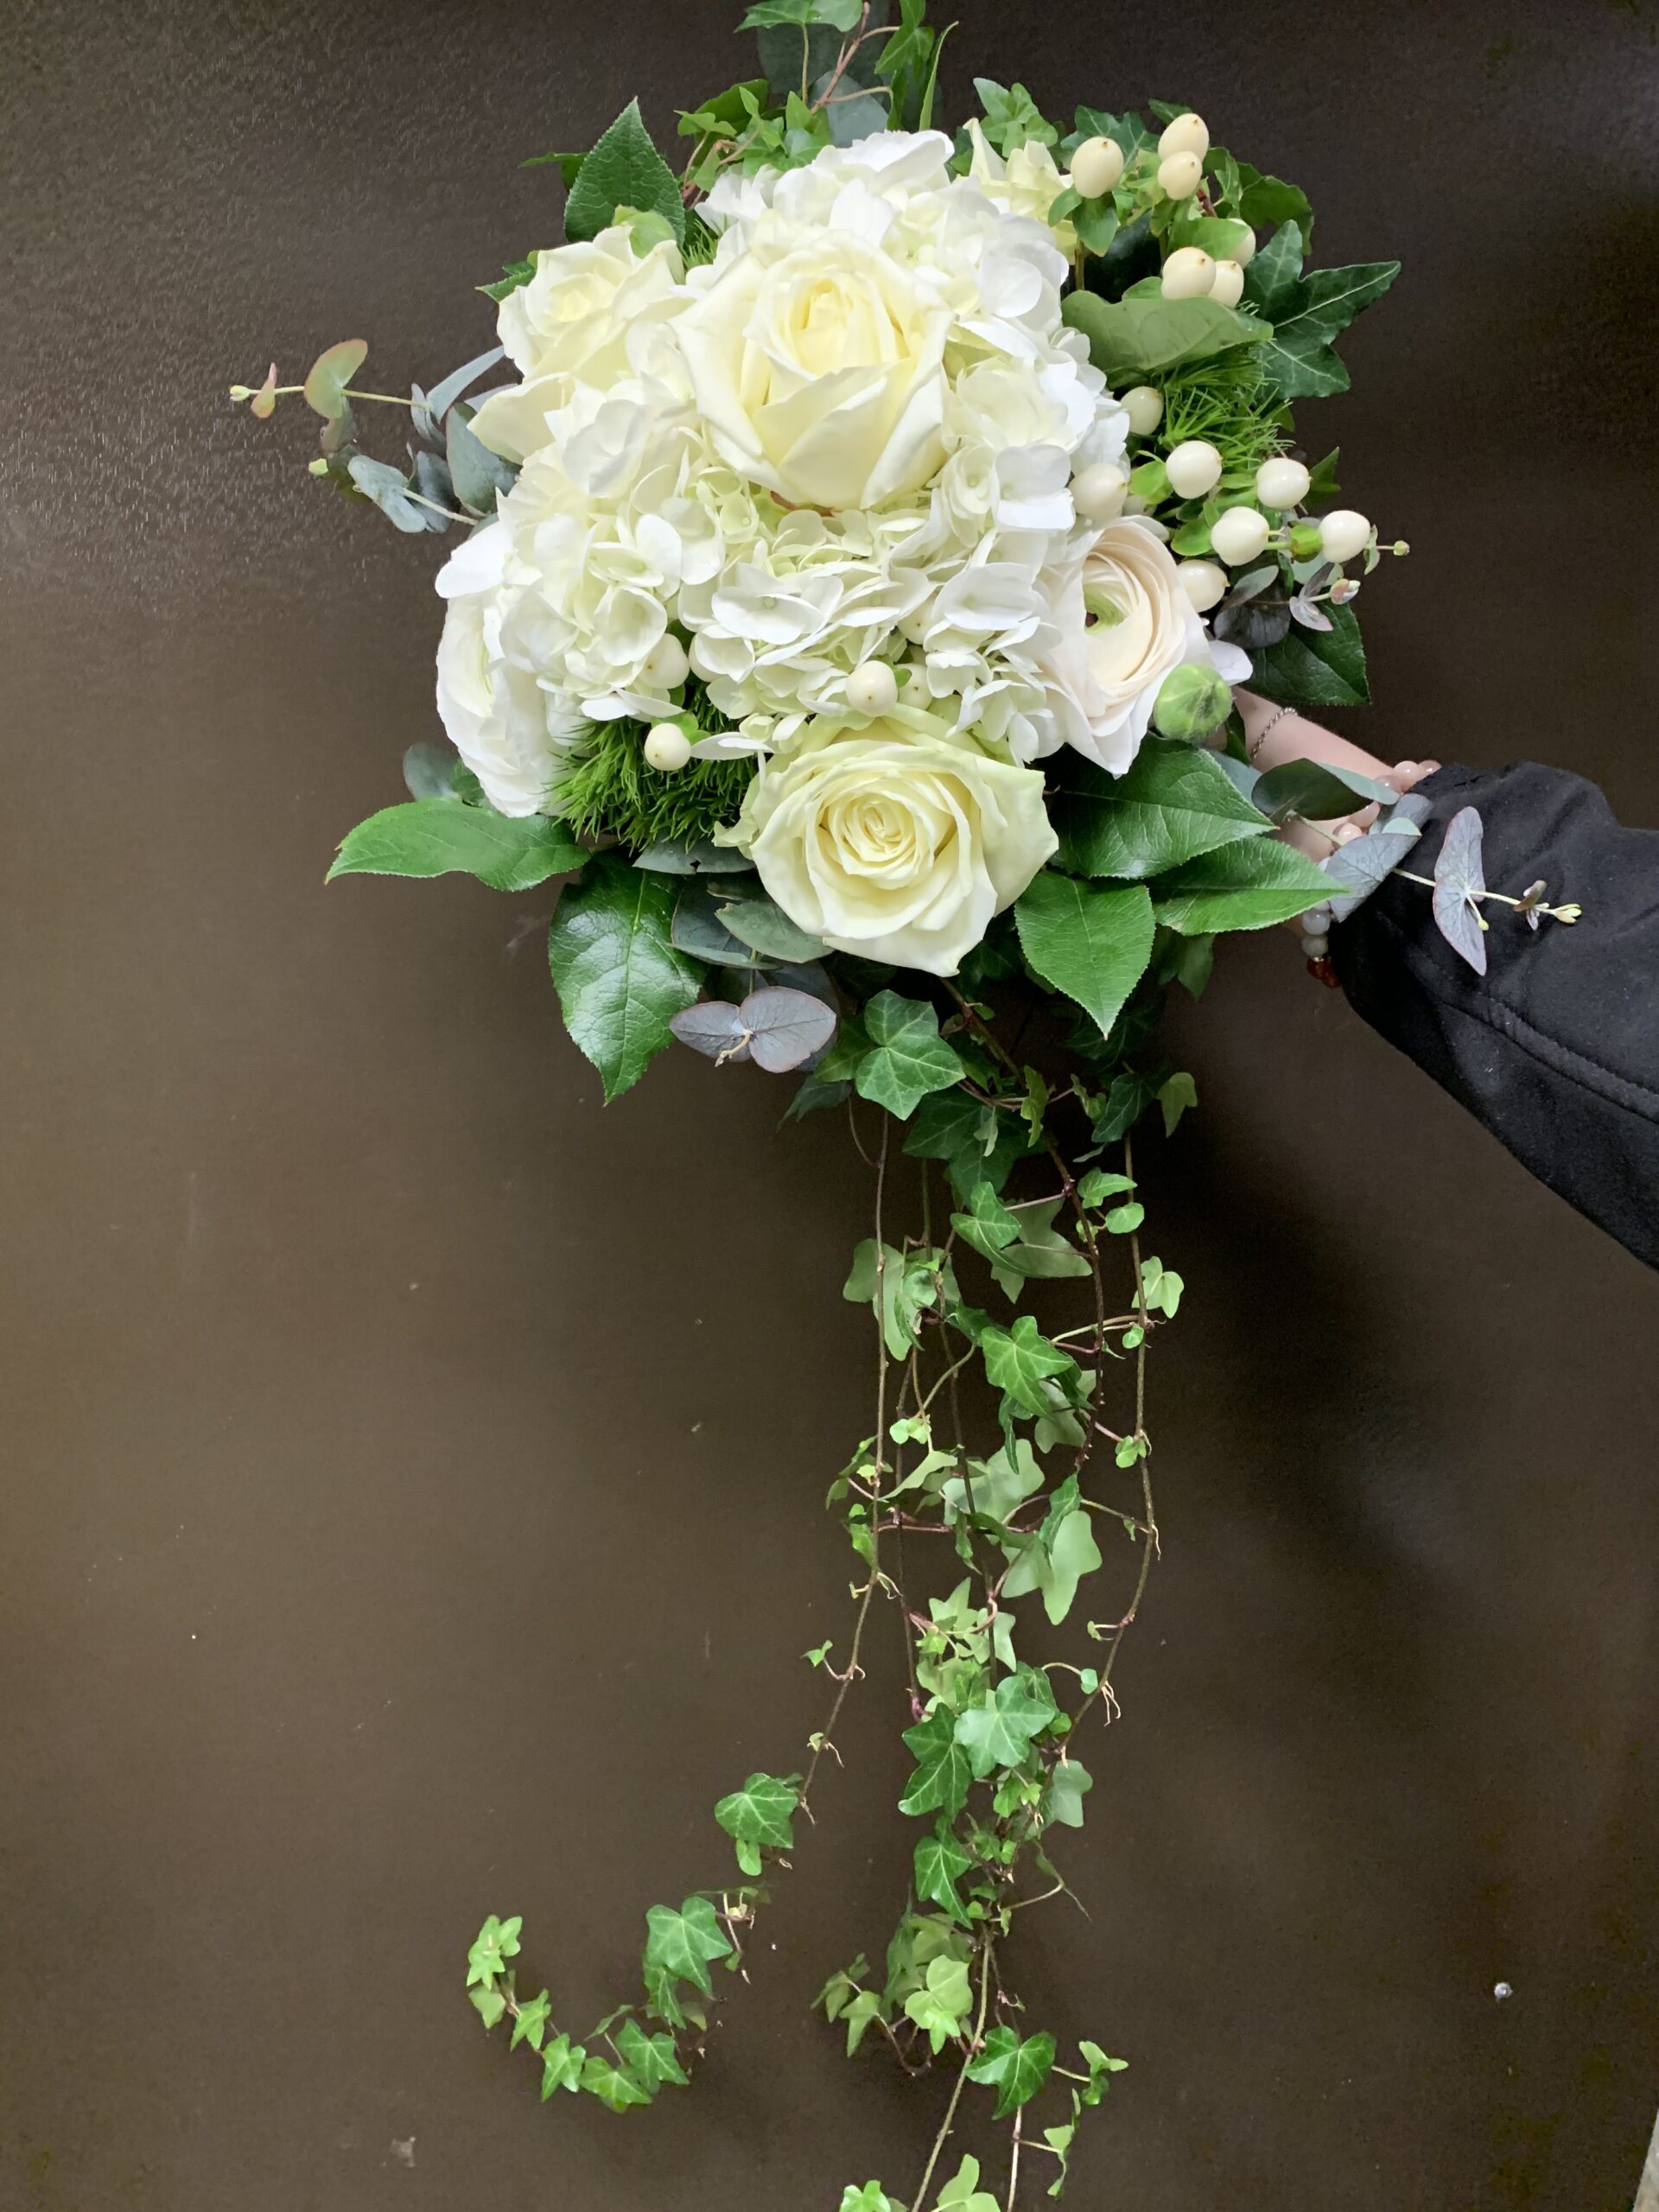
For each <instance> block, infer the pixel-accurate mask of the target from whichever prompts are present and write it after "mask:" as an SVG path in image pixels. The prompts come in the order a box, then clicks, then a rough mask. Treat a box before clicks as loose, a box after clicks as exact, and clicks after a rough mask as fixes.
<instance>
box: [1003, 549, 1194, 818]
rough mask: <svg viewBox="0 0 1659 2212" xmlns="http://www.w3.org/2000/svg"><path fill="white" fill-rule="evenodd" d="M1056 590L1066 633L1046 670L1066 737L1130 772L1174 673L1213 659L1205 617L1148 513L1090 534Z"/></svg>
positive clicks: (1109, 765) (1057, 615) (1056, 609)
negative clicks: (1163, 687)
mask: <svg viewBox="0 0 1659 2212" xmlns="http://www.w3.org/2000/svg"><path fill="white" fill-rule="evenodd" d="M1049 598H1050V605H1051V610H1052V619H1053V622H1054V625H1055V628H1056V631H1057V632H1058V638H1057V640H1056V642H1054V643H1053V644H1052V645H1051V646H1050V647H1049V650H1048V652H1046V655H1045V658H1044V674H1045V676H1046V679H1047V683H1048V687H1049V698H1050V702H1051V704H1052V707H1053V709H1054V714H1055V719H1056V723H1057V735H1058V739H1059V740H1060V741H1064V742H1065V743H1068V744H1071V745H1072V746H1075V747H1076V748H1077V751H1078V752H1079V753H1086V754H1087V755H1088V757H1089V759H1090V760H1094V761H1096V762H1097V763H1098V764H1099V766H1101V767H1103V768H1104V769H1106V770H1107V772H1109V774H1111V775H1115V776H1121V775H1122V772H1123V771H1124V770H1125V769H1126V768H1127V767H1128V765H1129V763H1130V762H1131V761H1132V760H1134V758H1135V754H1136V753H1138V752H1139V751H1140V749H1141V739H1142V738H1143V737H1144V736H1145V735H1146V734H1147V725H1148V723H1149V722H1150V721H1151V720H1152V710H1153V708H1154V705H1155V704H1156V703H1157V699H1158V689H1159V686H1160V684H1161V683H1162V682H1163V680H1164V678H1165V677H1166V676H1167V675H1168V674H1169V673H1170V671H1172V670H1173V669H1177V668H1180V667H1183V666H1185V664H1186V663H1187V662H1188V661H1198V662H1210V661H1211V660H1212V659H1213V658H1214V654H1213V653H1212V649H1211V644H1210V640H1209V639H1208V638H1207V637H1206V636H1205V628H1204V624H1203V622H1202V621H1201V620H1199V618H1198V614H1197V613H1195V612H1194V610H1193V607H1192V601H1191V600H1190V599H1189V598H1188V597H1187V595H1186V592H1185V588H1184V587H1183V585H1182V582H1181V579H1180V574H1179V570H1178V569H1177V567H1176V564H1175V562H1174V559H1173V556H1172V555H1171V553H1170V551H1169V549H1168V547H1167V546H1166V545H1165V544H1164V543H1163V541H1162V540H1161V539H1160V537H1159V536H1158V535H1157V532H1156V531H1154V529H1153V528H1152V527H1151V526H1150V525H1149V524H1147V523H1146V522H1144V521H1142V520H1141V518H1140V517H1139V516H1138V515H1128V516H1126V517H1125V518H1123V520H1122V521H1121V522H1115V523H1113V524H1110V525H1109V527H1108V528H1107V529H1105V530H1103V531H1101V533H1100V535H1099V536H1098V537H1096V538H1095V539H1094V540H1093V541H1092V543H1091V542H1090V541H1088V540H1084V542H1083V550H1081V551H1080V552H1079V553H1078V554H1077V555H1076V556H1074V557H1073V558H1072V559H1071V561H1069V562H1068V563H1066V564H1065V566H1064V567H1063V568H1062V569H1060V570H1059V571H1058V573H1057V574H1056V575H1053V576H1052V577H1051V579H1050V591H1049Z"/></svg>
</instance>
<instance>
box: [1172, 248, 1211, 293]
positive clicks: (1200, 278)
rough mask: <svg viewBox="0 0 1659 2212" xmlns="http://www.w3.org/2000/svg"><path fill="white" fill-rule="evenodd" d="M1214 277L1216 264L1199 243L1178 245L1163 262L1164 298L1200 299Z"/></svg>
mask: <svg viewBox="0 0 1659 2212" xmlns="http://www.w3.org/2000/svg"><path fill="white" fill-rule="evenodd" d="M1215 279H1216V264H1215V263H1214V262H1213V261H1211V258H1210V257H1209V255H1208V254H1207V253H1206V252H1205V250H1204V248H1203V247H1202V246H1201V245H1178V246H1177V247H1176V249H1175V251H1174V252H1173V253H1172V254H1171V255H1170V257H1169V259H1168V260H1167V261H1166V263H1165V264H1164V278H1163V283H1164V297H1165V298H1166V300H1201V299H1202V298H1203V297H1204V296H1205V293H1206V292H1207V291H1208V290H1209V289H1210V287H1211V284H1213V283H1214V282H1215Z"/></svg>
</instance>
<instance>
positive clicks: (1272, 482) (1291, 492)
mask: <svg viewBox="0 0 1659 2212" xmlns="http://www.w3.org/2000/svg"><path fill="white" fill-rule="evenodd" d="M1312 482H1313V478H1312V477H1311V476H1310V475H1309V474H1308V473H1307V471H1306V469H1305V468H1304V467H1303V466H1302V464H1301V462H1300V461H1293V460H1292V459H1291V458H1290V455H1289V454H1283V453H1281V454H1274V457H1273V459H1272V460H1271V461H1263V462H1262V466H1261V467H1260V468H1258V469H1257V470H1256V472H1255V496H1256V498H1257V499H1260V500H1261V502H1262V505H1263V506H1264V507H1279V508H1281V509H1283V508H1285V507H1300V505H1301V504H1302V501H1303V500H1304V499H1306V497H1307V487H1308V486H1309V485H1310V484H1311V483H1312Z"/></svg>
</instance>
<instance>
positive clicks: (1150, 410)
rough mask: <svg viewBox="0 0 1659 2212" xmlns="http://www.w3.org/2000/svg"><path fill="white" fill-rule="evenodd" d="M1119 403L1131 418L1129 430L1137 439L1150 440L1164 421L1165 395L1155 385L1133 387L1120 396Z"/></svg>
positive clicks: (1136, 385)
mask: <svg viewBox="0 0 1659 2212" xmlns="http://www.w3.org/2000/svg"><path fill="white" fill-rule="evenodd" d="M1119 403H1120V404H1121V405H1122V409H1123V411H1124V413H1125V414H1126V415H1127V416H1128V418H1129V429H1130V431H1131V433H1132V434H1133V435H1135V437H1137V438H1149V437H1150V436H1151V435H1152V434H1153V432H1154V430H1155V429H1157V427H1158V425H1159V424H1160V423H1161V422H1162V421H1163V419H1164V395H1163V393H1162V392H1161V391H1159V389H1158V387H1157V385H1154V384H1135V385H1130V386H1129V389H1128V391H1126V392H1122V393H1121V394H1120V395H1119Z"/></svg>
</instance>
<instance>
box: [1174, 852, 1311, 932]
mask: <svg viewBox="0 0 1659 2212" xmlns="http://www.w3.org/2000/svg"><path fill="white" fill-rule="evenodd" d="M1328 889H1329V885H1328V884H1327V882H1326V880H1325V877H1324V875H1323V874H1321V873H1320V871H1319V869H1318V868H1316V867H1315V866H1314V865H1313V861H1310V860H1305V859H1304V858H1303V857H1302V855H1301V854H1300V853H1299V852H1296V851H1294V849H1292V848H1291V847H1290V846H1289V845H1281V843H1280V842H1278V840H1277V838H1273V837H1252V838H1250V839H1249V841H1248V842H1245V843H1243V844H1238V845H1224V846H1223V847H1222V848H1221V849H1220V850H1219V851H1218V852H1213V853H1204V854H1201V855H1199V857H1198V859H1197V860H1195V861H1188V862H1187V864H1186V866H1185V868H1177V869H1176V870H1175V871H1174V873H1173V874H1172V875H1166V876H1164V877H1163V878H1161V879H1160V881H1159V882H1158V884H1157V885H1156V886H1155V887H1154V894H1155V895H1154V906H1153V912H1154V914H1155V915H1156V916H1157V918H1158V919H1159V920H1160V922H1161V923H1162V924H1163V925H1164V926H1165V928H1166V929H1172V930H1179V931H1180V933H1181V935H1182V936H1183V937H1201V936H1205V935H1206V934H1208V933H1209V932H1210V931H1221V930H1264V929H1268V928H1269V927H1270V926H1271V925H1273V924H1274V923H1275V922H1288V921H1291V920H1294V918H1295V917H1296V916H1297V915H1298V914H1300V913H1302V912H1305V911H1306V909H1307V908H1308V907H1309V906H1317V905H1318V904H1319V901H1320V900H1321V899H1323V898H1324V897H1325V893H1326V892H1327V890H1328Z"/></svg>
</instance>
